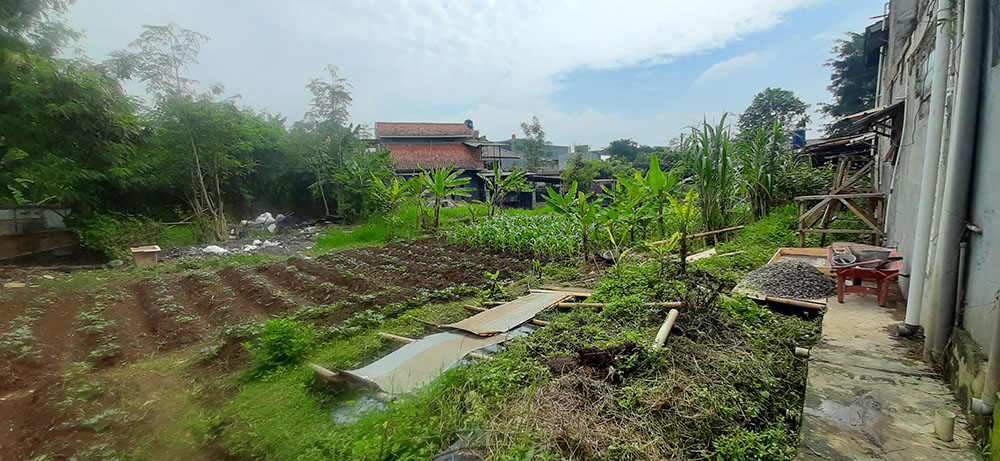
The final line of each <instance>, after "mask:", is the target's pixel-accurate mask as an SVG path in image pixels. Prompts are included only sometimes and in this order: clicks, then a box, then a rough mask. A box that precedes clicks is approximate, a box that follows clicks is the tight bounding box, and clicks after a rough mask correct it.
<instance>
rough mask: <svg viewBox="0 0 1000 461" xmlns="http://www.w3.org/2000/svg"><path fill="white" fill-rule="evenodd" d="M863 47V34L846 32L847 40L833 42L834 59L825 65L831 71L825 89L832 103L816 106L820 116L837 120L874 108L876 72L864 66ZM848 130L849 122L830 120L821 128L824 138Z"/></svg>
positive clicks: (876, 70) (838, 134)
mask: <svg viewBox="0 0 1000 461" xmlns="http://www.w3.org/2000/svg"><path fill="white" fill-rule="evenodd" d="M864 44H865V37H864V35H862V34H858V33H854V32H848V33H847V40H844V39H837V40H836V42H835V44H834V46H833V53H834V55H835V56H836V57H835V58H834V59H830V60H828V61H827V62H826V64H825V65H826V66H827V67H830V68H831V69H833V72H832V74H831V75H830V80H831V83H830V86H828V87H826V89H827V90H829V91H830V93H832V94H833V104H822V103H821V104H820V111H822V112H823V113H824V114H826V115H829V116H830V117H833V118H838V117H843V116H846V115H851V114H855V113H858V112H861V111H863V110H866V109H871V108H872V107H875V85H876V84H877V83H878V82H877V80H878V69H877V68H876V67H875V66H870V67H869V66H868V65H867V64H866V63H865V53H864ZM850 131H851V122H850V121H840V122H837V121H834V122H831V123H828V124H827V125H825V126H824V127H823V132H824V134H825V135H826V136H828V137H834V136H844V135H847V134H849V133H850Z"/></svg>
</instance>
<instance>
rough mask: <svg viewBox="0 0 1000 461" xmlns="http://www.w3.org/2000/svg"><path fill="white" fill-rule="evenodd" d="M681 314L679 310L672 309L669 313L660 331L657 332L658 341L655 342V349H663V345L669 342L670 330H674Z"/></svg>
mask: <svg viewBox="0 0 1000 461" xmlns="http://www.w3.org/2000/svg"><path fill="white" fill-rule="evenodd" d="M679 314H680V312H678V311H677V309H670V312H669V313H667V319H666V320H664V321H663V325H661V326H660V331H657V332H656V341H655V342H653V349H659V348H661V347H663V343H665V342H667V337H668V336H670V330H671V329H673V328H674V322H676V321H677V315H679Z"/></svg>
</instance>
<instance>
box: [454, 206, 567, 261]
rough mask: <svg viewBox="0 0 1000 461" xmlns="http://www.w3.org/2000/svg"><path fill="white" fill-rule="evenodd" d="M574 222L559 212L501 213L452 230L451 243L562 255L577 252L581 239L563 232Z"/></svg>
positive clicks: (539, 254)
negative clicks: (532, 214) (533, 214)
mask: <svg viewBox="0 0 1000 461" xmlns="http://www.w3.org/2000/svg"><path fill="white" fill-rule="evenodd" d="M571 226H573V222H572V221H570V220H569V219H568V218H566V217H562V216H529V215H520V214H510V213H507V214H502V215H496V216H493V217H492V218H486V219H482V220H480V221H478V222H475V223H472V224H469V225H467V226H462V227H459V228H456V229H454V230H452V231H451V232H450V233H449V234H448V240H449V241H450V242H451V243H456V244H460V245H466V246H470V247H473V248H481V249H491V250H500V251H507V252H511V253H520V254H524V255H532V256H534V257H537V258H548V259H561V258H567V257H570V256H572V255H574V254H576V253H578V252H579V250H580V248H581V243H580V239H579V236H578V235H576V234H575V233H568V232H566V228H567V227H571Z"/></svg>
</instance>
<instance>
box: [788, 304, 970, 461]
mask: <svg viewBox="0 0 1000 461" xmlns="http://www.w3.org/2000/svg"><path fill="white" fill-rule="evenodd" d="M902 309H903V306H902V303H901V302H900V301H897V302H890V304H889V306H888V307H878V305H877V303H876V301H875V297H874V296H870V295H861V294H847V295H846V296H845V297H844V303H842V304H841V303H838V302H836V301H834V300H831V302H830V303H829V305H828V308H827V312H826V314H825V316H824V317H823V337H822V339H821V340H820V341H819V343H818V344H817V345H816V346H815V347H814V348H813V349H812V351H811V353H810V357H809V379H808V383H807V385H806V395H805V407H804V408H803V413H802V428H801V430H800V435H801V437H800V440H799V449H798V459H802V460H813V459H831V460H876V459H877V460H891V459H899V460H907V461H916V460H923V459H927V460H941V459H949V460H965V459H968V460H974V459H980V457H979V456H978V455H977V454H976V453H975V451H974V449H975V446H974V442H973V439H972V436H971V435H969V432H968V429H967V428H966V425H965V418H964V415H963V413H962V411H961V409H960V408H959V406H958V403H957V402H956V401H955V399H954V397H953V394H952V393H951V391H950V390H949V389H948V387H947V386H946V385H945V383H944V381H942V379H941V377H940V375H939V374H938V373H937V372H936V371H935V370H934V369H933V368H931V366H930V365H928V364H927V363H925V362H923V361H922V360H920V354H921V341H920V340H916V339H910V338H899V337H897V336H896V333H895V325H896V324H897V323H898V322H899V321H900V320H901V319H902V312H903V310H902ZM937 409H947V410H951V411H953V412H954V413H955V414H957V415H958V419H957V420H956V423H955V440H954V441H952V442H947V443H946V442H942V441H941V440H938V439H937V438H936V437H935V436H934V411H935V410H937Z"/></svg>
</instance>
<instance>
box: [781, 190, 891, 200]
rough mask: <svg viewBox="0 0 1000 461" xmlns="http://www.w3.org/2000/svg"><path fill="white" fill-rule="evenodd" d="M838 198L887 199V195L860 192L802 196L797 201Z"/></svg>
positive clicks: (796, 198)
mask: <svg viewBox="0 0 1000 461" xmlns="http://www.w3.org/2000/svg"><path fill="white" fill-rule="evenodd" d="M837 198H885V194H883V193H882V192H858V193H854V194H835V195H830V194H827V195H800V196H798V197H795V200H799V201H803V200H824V199H837Z"/></svg>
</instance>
